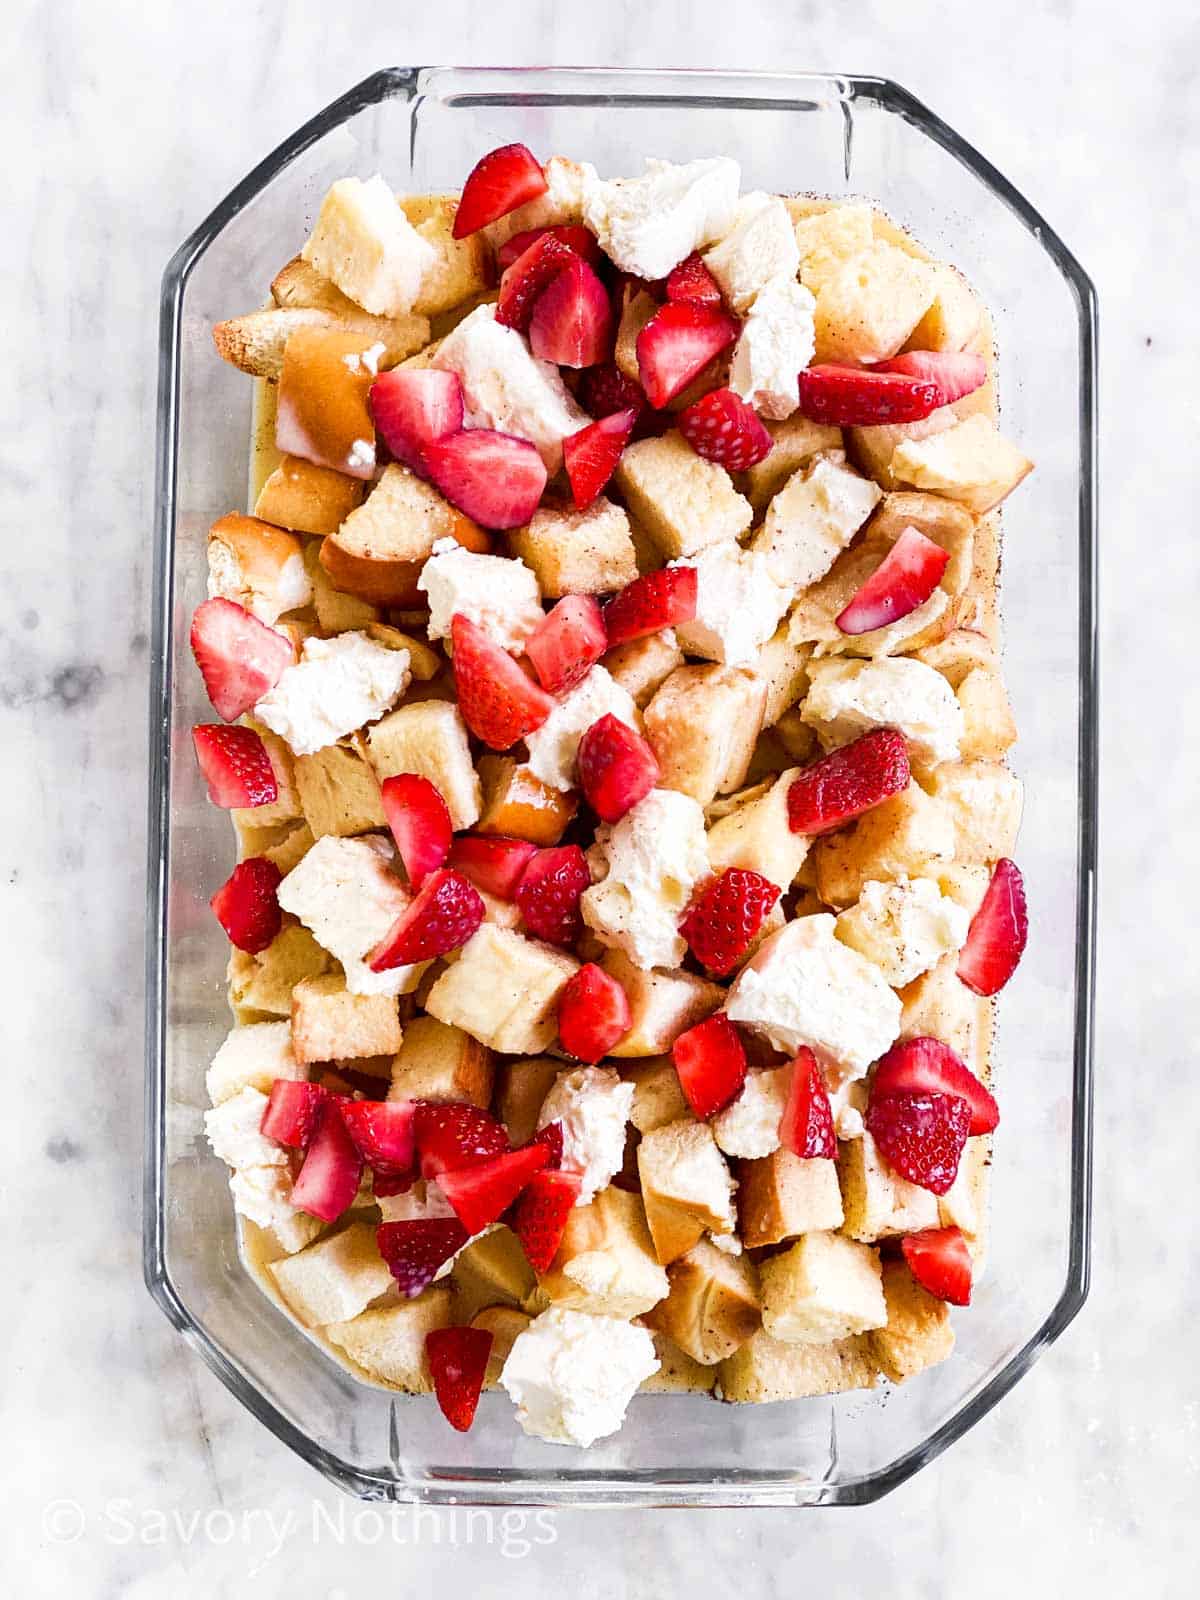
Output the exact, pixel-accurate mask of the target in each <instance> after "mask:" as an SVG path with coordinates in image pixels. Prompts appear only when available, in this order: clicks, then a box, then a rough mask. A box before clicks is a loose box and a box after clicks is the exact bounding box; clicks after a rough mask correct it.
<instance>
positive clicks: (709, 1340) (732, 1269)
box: [642, 1239, 762, 1367]
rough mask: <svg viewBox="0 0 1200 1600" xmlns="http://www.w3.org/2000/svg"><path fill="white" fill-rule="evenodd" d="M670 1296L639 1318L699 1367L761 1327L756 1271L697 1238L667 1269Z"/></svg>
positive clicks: (746, 1260) (720, 1357) (726, 1353)
mask: <svg viewBox="0 0 1200 1600" xmlns="http://www.w3.org/2000/svg"><path fill="white" fill-rule="evenodd" d="M667 1279H668V1281H669V1283H670V1292H669V1293H668V1295H667V1298H666V1299H665V1300H660V1301H659V1303H658V1304H657V1305H656V1306H654V1307H653V1308H652V1309H651V1310H649V1311H647V1312H646V1313H645V1314H644V1316H643V1319H642V1320H643V1321H644V1322H645V1324H646V1326H647V1327H648V1328H653V1329H654V1331H655V1332H656V1333H659V1334H663V1335H665V1337H666V1338H668V1339H670V1340H671V1341H672V1342H673V1343H674V1344H676V1345H678V1346H679V1348H680V1349H681V1350H682V1351H683V1352H684V1354H685V1355H687V1356H689V1357H690V1358H691V1359H692V1360H693V1361H697V1362H699V1363H700V1365H701V1366H705V1367H712V1366H715V1365H716V1364H717V1362H718V1361H724V1360H725V1359H726V1357H727V1356H731V1355H732V1354H733V1352H734V1351H735V1350H736V1349H738V1348H739V1346H741V1345H743V1344H745V1342H746V1340H747V1339H750V1338H752V1337H753V1335H754V1334H755V1333H756V1332H757V1331H758V1329H759V1328H760V1327H761V1326H762V1313H761V1310H760V1302H759V1289H758V1268H757V1267H756V1266H755V1265H754V1263H753V1261H751V1260H750V1257H749V1256H746V1255H730V1254H728V1252H727V1251H724V1250H719V1249H718V1248H717V1247H716V1245H714V1244H712V1243H711V1242H710V1241H709V1240H707V1239H702V1240H701V1241H700V1242H699V1243H698V1244H697V1245H696V1246H695V1247H694V1248H693V1249H691V1250H689V1251H688V1253H687V1254H686V1255H684V1256H682V1257H680V1259H679V1260H678V1261H674V1262H672V1264H671V1266H670V1267H669V1268H668V1270H667Z"/></svg>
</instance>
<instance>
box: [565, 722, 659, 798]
mask: <svg viewBox="0 0 1200 1600" xmlns="http://www.w3.org/2000/svg"><path fill="white" fill-rule="evenodd" d="M576 767H577V770H578V773H579V786H580V788H581V789H582V790H583V794H584V798H585V799H586V801H587V803H588V805H590V806H591V808H592V810H593V811H594V812H595V813H596V815H597V816H598V817H599V818H600V820H601V821H602V822H620V820H621V818H622V817H623V816H624V815H625V813H626V812H627V811H632V810H633V808H634V806H635V805H637V803H638V801H639V800H644V799H645V798H646V796H647V795H648V794H649V793H650V791H651V789H653V788H654V786H655V784H656V783H657V782H658V779H659V766H658V759H657V757H656V756H655V754H654V751H653V750H652V749H651V748H650V745H649V743H648V742H647V741H646V740H645V739H643V738H642V736H641V734H640V733H637V732H636V731H635V730H634V729H633V728H631V727H630V726H629V724H628V723H627V722H622V721H621V719H620V717H614V716H613V714H612V712H611V711H610V712H607V713H606V714H605V715H604V716H602V717H601V718H600V719H599V721H598V722H593V723H592V725H591V727H590V728H588V729H587V731H586V732H585V733H584V735H583V738H582V739H580V741H579V753H578V755H577V756H576Z"/></svg>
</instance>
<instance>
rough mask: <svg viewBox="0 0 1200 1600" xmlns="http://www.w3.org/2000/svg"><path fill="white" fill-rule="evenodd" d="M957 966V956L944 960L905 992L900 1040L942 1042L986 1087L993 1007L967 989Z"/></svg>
mask: <svg viewBox="0 0 1200 1600" xmlns="http://www.w3.org/2000/svg"><path fill="white" fill-rule="evenodd" d="M957 965H958V957H957V955H948V956H943V957H942V959H941V960H940V961H939V962H938V964H937V966H936V967H932V968H931V969H930V970H929V971H928V972H926V973H923V974H922V976H921V977H919V978H918V979H917V981H916V982H915V983H910V984H909V985H908V987H907V988H906V989H904V990H902V991H901V994H900V1000H901V1004H902V1006H903V1010H902V1011H901V1014H900V1037H901V1038H902V1039H918V1038H922V1037H929V1038H933V1039H941V1041H942V1042H943V1044H948V1045H949V1046H950V1048H951V1049H952V1050H953V1051H954V1052H955V1053H956V1054H957V1055H958V1056H960V1057H961V1058H962V1060H963V1061H964V1062H965V1063H966V1064H967V1066H968V1067H970V1069H971V1071H972V1072H973V1073H974V1074H975V1076H976V1077H977V1078H980V1079H982V1080H983V1081H984V1082H985V1083H986V1082H987V1079H988V1076H989V1074H988V1054H989V1052H990V1049H991V1041H992V1003H991V1001H990V1000H985V999H984V998H983V996H982V995H977V994H975V993H974V992H973V991H972V990H970V989H968V988H967V986H966V984H965V983H963V982H962V981H961V979H960V978H959V976H958V973H957V971H956V970H955V969H956V967H957Z"/></svg>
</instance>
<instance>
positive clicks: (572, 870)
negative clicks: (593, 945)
mask: <svg viewBox="0 0 1200 1600" xmlns="http://www.w3.org/2000/svg"><path fill="white" fill-rule="evenodd" d="M591 886H592V874H591V872H590V871H589V870H588V864H587V857H586V856H585V855H584V853H583V851H582V850H581V849H580V847H579V846H578V845H577V844H560V845H555V846H553V848H551V849H548V850H539V851H538V852H537V854H536V855H535V856H534V857H533V859H532V861H530V863H529V865H528V866H527V867H526V868H525V876H524V877H523V878H522V879H521V882H520V884H519V885H518V886H517V894H516V901H517V905H518V906H519V907H520V908H521V915H522V916H523V917H524V919H525V926H526V927H527V928H528V929H529V931H530V933H531V934H533V936H534V937H535V938H537V939H545V940H546V942H547V943H548V944H559V945H571V944H574V942H575V940H576V939H578V937H579V935H580V934H581V933H582V932H583V919H582V917H581V916H580V912H579V899H580V896H581V895H582V894H583V892H584V890H585V889H590V888H591Z"/></svg>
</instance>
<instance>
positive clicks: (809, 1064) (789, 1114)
mask: <svg viewBox="0 0 1200 1600" xmlns="http://www.w3.org/2000/svg"><path fill="white" fill-rule="evenodd" d="M779 1142H780V1144H782V1145H783V1147H784V1149H785V1150H790V1151H791V1152H792V1154H793V1155H794V1156H802V1157H803V1158H804V1160H806V1161H812V1160H817V1159H820V1160H823V1161H833V1160H835V1159H836V1158H837V1135H836V1134H835V1133H834V1131H833V1108H832V1106H831V1105H830V1104H829V1091H828V1090H827V1089H826V1087H825V1079H824V1076H823V1075H822V1072H821V1069H820V1067H819V1066H818V1065H817V1058H816V1056H815V1055H813V1053H812V1051H811V1050H810V1049H809V1048H808V1046H807V1045H802V1046H801V1048H800V1050H799V1051H798V1052H797V1054H796V1059H795V1061H794V1062H793V1063H792V1077H791V1082H790V1084H789V1086H788V1097H787V1104H786V1105H785V1106H784V1108H783V1116H782V1118H781V1119H780V1123H779Z"/></svg>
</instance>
